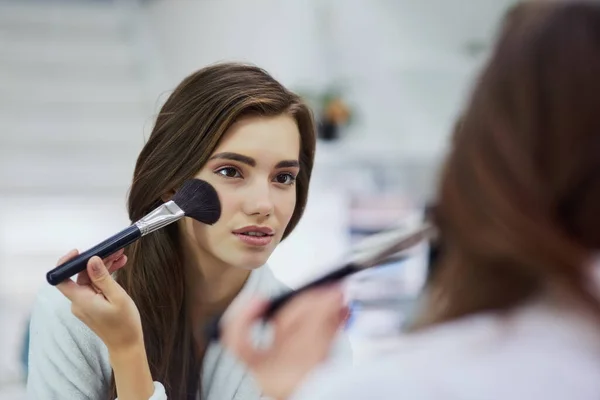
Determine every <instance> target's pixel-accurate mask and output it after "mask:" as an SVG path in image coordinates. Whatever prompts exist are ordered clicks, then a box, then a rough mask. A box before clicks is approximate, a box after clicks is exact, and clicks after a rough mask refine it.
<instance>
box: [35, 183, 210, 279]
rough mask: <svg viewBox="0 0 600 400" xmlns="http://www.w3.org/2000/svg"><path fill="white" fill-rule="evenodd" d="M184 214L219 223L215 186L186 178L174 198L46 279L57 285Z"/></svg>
mask: <svg viewBox="0 0 600 400" xmlns="http://www.w3.org/2000/svg"><path fill="white" fill-rule="evenodd" d="M183 217H190V218H193V219H195V220H196V221H199V222H202V223H204V224H207V225H213V224H214V223H215V222H217V221H218V220H219V218H220V217H221V202H220V201H219V196H218V195H217V192H216V190H215V188H214V187H212V186H211V185H210V184H209V183H208V182H205V181H203V180H200V179H189V180H186V181H185V182H183V184H182V185H181V187H180V188H179V190H178V191H177V192H176V193H175V195H174V196H173V198H172V199H171V200H169V201H167V202H166V203H163V204H162V205H160V206H159V207H157V208H155V209H154V210H153V211H151V212H150V213H149V214H147V215H146V216H144V217H143V218H141V219H140V220H139V221H137V222H135V223H134V224H132V225H131V226H129V227H128V228H126V229H124V230H122V231H121V232H119V233H117V234H116V235H113V236H111V237H110V238H108V239H106V240H105V241H103V242H102V243H99V244H98V245H96V246H94V247H92V248H91V249H89V250H87V251H85V252H84V253H81V254H80V255H79V256H77V257H76V258H74V259H72V260H69V261H67V262H66V263H64V264H62V265H59V266H58V267H56V268H54V269H53V270H51V271H49V272H48V273H47V274H46V280H47V281H48V283H50V284H51V285H57V284H59V283H60V282H62V281H64V280H65V279H68V278H70V277H72V276H73V275H75V274H78V273H79V272H81V271H83V270H85V269H86V266H87V263H88V261H89V259H90V258H92V257H94V256H98V257H100V258H106V257H108V256H109V255H111V254H113V253H115V252H117V251H118V250H120V249H122V248H124V247H125V246H128V245H129V244H131V243H133V242H135V241H136V240H138V239H139V238H141V237H142V236H145V235H147V234H149V233H152V232H154V231H156V230H158V229H160V228H163V227H165V226H167V225H170V224H172V223H173V222H176V221H178V220H180V219H181V218H183Z"/></svg>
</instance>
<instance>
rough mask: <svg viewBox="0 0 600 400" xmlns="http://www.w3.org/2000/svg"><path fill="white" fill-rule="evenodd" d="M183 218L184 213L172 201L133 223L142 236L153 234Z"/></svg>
mask: <svg viewBox="0 0 600 400" xmlns="http://www.w3.org/2000/svg"><path fill="white" fill-rule="evenodd" d="M184 216H185V213H184V212H183V210H182V209H181V208H179V206H178V205H177V204H176V203H175V202H174V201H173V200H171V201H168V202H166V203H164V204H163V205H161V206H160V207H157V208H155V209H154V210H153V211H152V212H150V213H149V214H148V215H146V216H145V217H144V218H142V219H140V220H139V221H137V222H136V223H135V225H136V226H137V227H138V228H139V230H140V232H142V236H144V235H147V234H149V233H151V232H154V231H155V230H157V229H160V228H162V227H164V226H167V225H169V224H172V223H173V222H175V221H177V220H180V219H181V218H183V217H184Z"/></svg>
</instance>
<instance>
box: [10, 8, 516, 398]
mask: <svg viewBox="0 0 600 400" xmlns="http://www.w3.org/2000/svg"><path fill="white" fill-rule="evenodd" d="M511 3H513V1H509V0H419V1H415V0H285V1H281V0H218V1H217V0H196V1H166V0H147V1H142V0H139V1H135V0H122V1H118V0H112V1H111V0H63V1H61V0H37V1H36V0H0V275H1V277H0V323H1V336H0V338H1V340H0V346H1V348H0V399H19V398H24V397H23V382H24V376H25V373H24V368H23V351H24V347H23V345H24V343H25V341H26V338H25V334H26V330H27V325H26V324H27V318H28V315H29V310H30V306H31V303H32V301H33V299H34V296H35V293H36V291H37V290H39V288H40V287H41V285H43V284H45V272H46V271H48V270H49V269H50V268H52V267H53V266H54V264H55V262H56V260H57V258H58V257H60V256H61V255H62V254H64V253H66V252H67V251H68V250H69V249H71V248H79V249H81V250H83V249H85V248H86V247H88V246H91V245H93V244H95V243H97V242H98V241H99V240H101V239H104V238H105V237H106V236H108V235H110V234H113V233H115V232H116V231H117V230H118V229H121V228H123V227H124V226H126V225H127V224H128V223H129V221H128V219H127V214H126V211H125V199H126V195H127V189H128V185H129V181H130V179H131V176H132V171H133V166H134V163H135V160H136V157H137V154H138V152H139V150H140V148H141V146H142V145H143V143H144V141H145V138H146V137H147V136H148V134H149V132H150V130H151V128H152V124H153V121H154V116H155V114H156V113H157V111H158V109H159V107H160V105H161V104H162V102H163V101H164V100H165V99H166V96H168V94H169V92H170V91H171V90H172V89H173V88H174V87H175V86H176V85H177V84H178V83H179V81H180V80H181V79H182V78H184V77H185V76H186V75H188V74H190V73H191V72H193V71H195V70H197V69H199V68H201V67H203V66H205V65H207V64H211V63H214V62H217V61H225V60H228V61H246V62H251V63H254V64H257V65H259V66H261V67H263V68H265V69H267V70H268V71H269V72H271V73H272V74H273V75H274V76H275V77H276V78H277V79H279V80H280V81H281V82H282V83H284V84H285V85H286V86H288V87H289V88H291V89H293V90H296V91H298V92H299V93H300V94H302V95H303V96H305V97H306V99H307V100H308V101H309V102H310V104H311V106H312V107H313V109H314V111H315V114H316V115H317V116H318V118H319V126H320V140H319V144H318V150H317V160H316V166H315V171H314V180H313V183H312V187H311V194H310V199H309V204H308V208H307V212H306V214H305V217H304V219H303V220H302V222H301V223H300V225H299V226H298V228H297V229H296V231H295V232H294V233H293V234H292V235H291V236H290V237H289V239H287V240H286V241H285V242H284V243H282V245H281V246H280V247H279V248H278V249H277V250H276V252H275V254H274V255H273V257H272V259H271V262H270V264H271V266H272V267H273V268H274V270H275V272H276V274H277V275H278V276H279V277H280V278H281V279H282V280H283V281H285V282H286V283H288V284H290V285H292V286H294V285H298V284H300V283H301V282H303V281H305V280H307V279H309V278H311V277H313V276H315V275H317V274H319V273H322V271H323V270H324V269H325V268H327V266H331V265H333V263H334V262H335V261H336V260H339V259H340V258H341V257H343V255H344V254H346V253H347V252H348V251H349V249H350V248H351V245H352V243H353V241H354V240H358V239H360V238H361V237H364V236H365V235H368V234H370V233H374V232H377V231H379V230H381V229H385V228H387V227H390V226H395V225H398V224H399V223H404V224H414V223H418V221H419V219H420V218H421V214H422V210H423V207H424V205H425V203H426V202H427V201H428V199H429V198H430V196H431V193H432V188H433V185H434V184H435V180H436V173H437V169H438V167H439V163H440V161H441V159H442V157H443V155H444V152H445V150H446V146H447V139H448V135H449V132H450V130H451V128H452V125H453V122H454V119H455V117H456V115H457V113H458V112H459V111H460V108H461V105H462V102H463V101H464V99H465V95H466V94H467V93H468V90H469V88H470V85H471V82H472V80H473V78H474V76H475V74H476V72H477V71H478V68H479V67H480V65H481V62H482V61H483V60H485V57H486V54H487V52H488V50H489V45H490V40H491V39H492V38H493V36H494V34H495V31H496V29H497V24H498V21H499V17H500V16H501V14H502V13H503V11H504V10H505V9H506V8H507V6H509V5H510V4H511ZM406 271H410V272H409V273H406ZM423 275H424V262H423V259H420V260H417V262H415V263H413V264H412V266H411V267H410V268H408V267H407V266H403V275H402V279H404V280H403V283H402V284H401V285H403V286H402V287H403V288H404V289H405V290H406V293H407V294H408V296H413V297H414V296H415V294H416V293H417V292H418V290H419V288H420V287H421V284H422V281H423ZM384 319H385V318H384ZM387 321H388V322H389V320H387ZM367 325H368V324H367ZM391 325H392V327H393V326H394V323H392V324H391ZM370 326H373V325H370ZM357 330H358V329H357Z"/></svg>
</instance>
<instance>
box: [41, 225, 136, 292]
mask: <svg viewBox="0 0 600 400" xmlns="http://www.w3.org/2000/svg"><path fill="white" fill-rule="evenodd" d="M141 237H142V232H141V231H140V229H139V228H138V227H137V226H136V225H131V226H130V227H128V228H126V229H123V230H122V231H121V232H119V233H117V234H116V235H113V236H111V237H110V238H108V239H106V240H105V241H103V242H102V243H100V244H97V245H96V246H94V247H92V248H91V249H89V250H87V251H85V252H83V253H81V254H80V255H78V256H77V257H75V258H74V259H72V260H69V261H67V262H65V263H64V264H61V265H59V266H58V267H56V268H54V269H53V270H51V271H49V272H48V273H47V274H46V280H47V281H48V283H49V284H51V285H54V286H56V285H58V284H59V283H61V282H62V281H64V280H66V279H69V278H70V277H72V276H73V275H75V274H78V273H80V272H81V271H83V270H85V269H86V267H87V263H88V261H89V260H90V258H92V257H94V256H98V257H100V258H106V257H108V256H110V255H111V254H113V253H116V252H117V251H119V250H121V249H122V248H124V247H125V246H127V245H129V244H131V243H133V242H135V241H136V240H138V239H139V238H141Z"/></svg>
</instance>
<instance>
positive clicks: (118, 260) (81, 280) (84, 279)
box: [77, 249, 127, 285]
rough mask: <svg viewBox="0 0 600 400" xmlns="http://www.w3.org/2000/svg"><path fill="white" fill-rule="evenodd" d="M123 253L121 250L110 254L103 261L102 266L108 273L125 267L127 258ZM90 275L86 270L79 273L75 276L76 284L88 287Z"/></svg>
mask: <svg viewBox="0 0 600 400" xmlns="http://www.w3.org/2000/svg"><path fill="white" fill-rule="evenodd" d="M123 253H124V250H123V249H121V250H119V251H118V252H116V253H114V254H111V255H110V256H108V257H106V258H105V259H104V265H106V268H107V269H108V272H109V273H111V274H112V273H113V272H115V271H117V270H119V269H121V268H123V267H124V266H125V264H126V263H127V256H126V255H125V254H123ZM91 282H92V281H91V280H90V275H89V274H88V272H87V270H85V271H81V272H80V273H79V274H78V275H77V283H78V284H80V285H89V284H91Z"/></svg>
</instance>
